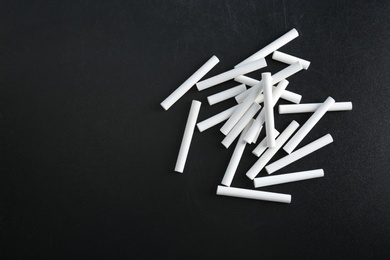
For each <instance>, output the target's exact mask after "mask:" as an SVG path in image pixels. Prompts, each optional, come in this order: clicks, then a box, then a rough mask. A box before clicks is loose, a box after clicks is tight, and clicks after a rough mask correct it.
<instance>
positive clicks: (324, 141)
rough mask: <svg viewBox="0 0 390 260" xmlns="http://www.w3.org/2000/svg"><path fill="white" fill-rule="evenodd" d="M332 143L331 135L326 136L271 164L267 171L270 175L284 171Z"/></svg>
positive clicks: (266, 168)
mask: <svg viewBox="0 0 390 260" xmlns="http://www.w3.org/2000/svg"><path fill="white" fill-rule="evenodd" d="M332 142H333V138H332V136H331V135H330V134H326V135H324V136H323V137H321V138H319V139H317V140H315V141H314V142H311V143H309V144H307V145H305V146H304V147H302V148H300V149H298V150H296V151H295V152H292V153H291V154H289V155H286V156H285V157H283V158H281V159H279V160H277V161H275V162H273V163H271V164H270V165H268V166H266V167H265V170H266V171H267V172H268V174H271V173H274V172H276V171H277V170H280V169H282V168H283V167H285V166H287V165H289V164H291V163H293V162H295V161H297V160H299V159H301V158H303V157H305V156H307V155H309V154H311V153H313V152H315V151H317V150H319V149H321V148H322V147H324V146H326V145H328V144H330V143H332Z"/></svg>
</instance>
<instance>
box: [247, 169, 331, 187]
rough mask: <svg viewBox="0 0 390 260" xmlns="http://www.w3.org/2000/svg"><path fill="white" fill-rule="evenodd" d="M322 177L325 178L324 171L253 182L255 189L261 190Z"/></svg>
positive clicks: (297, 173) (269, 177) (277, 176)
mask: <svg viewBox="0 0 390 260" xmlns="http://www.w3.org/2000/svg"><path fill="white" fill-rule="evenodd" d="M320 177H324V170H323V169H317V170H311V171H301V172H292V173H286V174H279V175H271V176H266V177H260V178H255V179H254V180H253V182H254V185H255V188H260V187H266V186H271V185H277V184H283V183H289V182H294V181H303V180H309V179H314V178H320Z"/></svg>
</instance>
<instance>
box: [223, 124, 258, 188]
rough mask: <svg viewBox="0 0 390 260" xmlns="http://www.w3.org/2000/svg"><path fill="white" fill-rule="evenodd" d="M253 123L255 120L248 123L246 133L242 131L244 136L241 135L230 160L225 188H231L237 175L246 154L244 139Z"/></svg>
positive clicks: (224, 179)
mask: <svg viewBox="0 0 390 260" xmlns="http://www.w3.org/2000/svg"><path fill="white" fill-rule="evenodd" d="M252 122H253V119H252V120H251V121H250V122H249V123H248V125H247V126H246V127H245V129H244V131H242V134H241V135H240V138H239V139H238V142H237V144H236V147H235V148H234V152H233V154H232V157H231V158H230V161H229V165H228V167H227V169H226V172H225V175H224V176H223V179H222V182H221V183H222V184H223V185H225V186H230V184H231V183H232V180H233V177H234V174H235V173H236V170H237V167H238V164H239V163H240V160H241V156H242V154H243V153H244V149H245V145H246V142H245V141H244V140H243V139H242V137H243V136H244V134H245V133H246V131H248V129H249V127H250V126H251V124H252Z"/></svg>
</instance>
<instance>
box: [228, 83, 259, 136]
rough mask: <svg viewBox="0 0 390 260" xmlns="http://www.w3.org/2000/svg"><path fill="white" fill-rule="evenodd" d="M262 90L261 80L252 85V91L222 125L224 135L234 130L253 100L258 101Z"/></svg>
mask: <svg viewBox="0 0 390 260" xmlns="http://www.w3.org/2000/svg"><path fill="white" fill-rule="evenodd" d="M262 90H263V85H262V84H261V82H259V83H258V84H256V85H255V86H253V87H252V90H251V93H250V94H249V95H248V96H247V97H246V98H245V100H244V102H242V103H241V104H239V106H238V107H237V109H236V110H235V111H234V112H233V114H232V115H231V117H229V119H228V120H227V121H226V123H225V124H224V125H223V126H222V127H221V129H220V130H221V132H222V133H223V134H224V135H227V134H228V133H229V132H230V131H231V130H232V128H233V127H234V126H235V125H236V124H237V122H238V121H239V120H240V118H241V117H242V116H243V115H244V114H245V112H246V111H247V110H248V109H249V107H250V106H251V105H252V104H253V102H254V101H256V98H257V96H258V95H259V94H260V92H261V91H262Z"/></svg>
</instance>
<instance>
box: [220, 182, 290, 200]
mask: <svg viewBox="0 0 390 260" xmlns="http://www.w3.org/2000/svg"><path fill="white" fill-rule="evenodd" d="M217 195H222V196H229V197H237V198H244V199H254V200H265V201H273V202H281V203H291V195H290V194H282V193H274V192H267V191H258V190H248V189H241V188H233V187H225V186H220V185H218V188H217Z"/></svg>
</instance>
